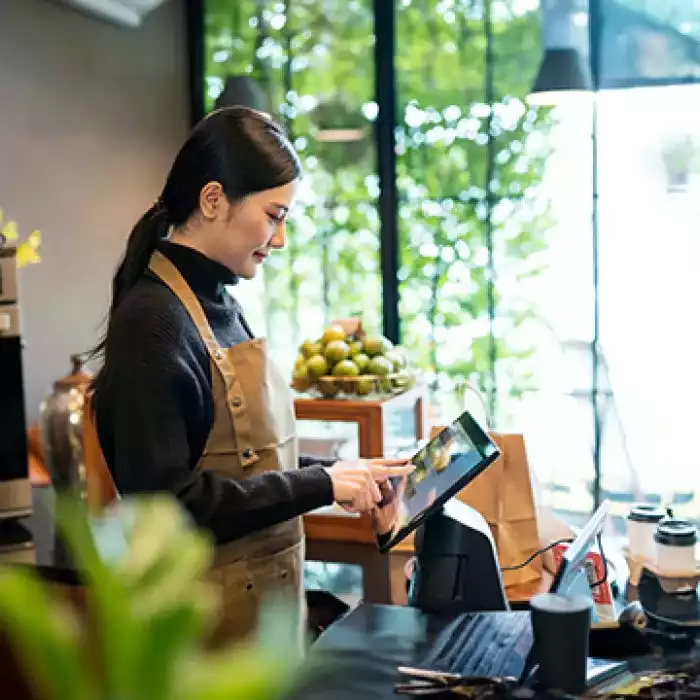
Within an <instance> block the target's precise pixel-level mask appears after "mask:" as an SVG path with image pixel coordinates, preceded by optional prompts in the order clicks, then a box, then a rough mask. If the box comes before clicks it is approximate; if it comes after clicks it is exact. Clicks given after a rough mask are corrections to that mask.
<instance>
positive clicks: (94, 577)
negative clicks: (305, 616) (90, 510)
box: [0, 496, 299, 700]
mask: <svg viewBox="0 0 700 700" xmlns="http://www.w3.org/2000/svg"><path fill="white" fill-rule="evenodd" d="M122 504H124V505H122V506H120V508H119V516H118V517H112V518H105V519H102V520H100V521H98V522H93V523H91V522H89V521H88V517H87V515H86V512H85V509H84V507H83V504H82V503H81V502H80V501H79V499H77V498H72V497H65V496H64V497H61V498H59V500H58V506H57V518H58V525H59V528H60V530H61V532H62V533H63V538H64V540H65V543H66V545H67V547H68V548H69V550H70V552H71V554H72V557H73V560H74V563H75V566H76V569H77V570H79V571H80V572H81V576H82V577H84V580H85V583H86V588H85V591H86V596H87V599H88V608H89V612H88V615H87V616H84V615H82V614H80V613H79V612H78V611H77V610H76V609H75V608H73V607H72V606H70V605H69V604H66V603H62V602H60V601H59V600H58V599H57V598H56V597H55V596H53V595H51V594H50V593H49V591H48V590H47V588H46V586H45V585H43V584H42V582H41V581H40V580H39V579H38V576H37V574H36V573H35V572H34V571H33V570H32V569H30V568H23V567H9V566H8V567H5V568H4V569H2V570H0V624H1V625H2V628H3V630H5V631H6V632H7V633H8V634H9V638H10V642H11V644H12V646H13V649H14V650H16V652H17V656H18V658H19V661H20V663H23V662H24V661H25V660H26V662H27V665H26V672H27V673H26V675H27V677H28V678H30V679H31V682H32V684H33V688H34V690H35V692H36V696H37V697H38V698H40V700H68V699H70V700H117V699H118V700H238V699H244V698H245V699H246V700H247V699H251V700H253V699H254V700H268V699H269V698H273V697H275V696H276V695H277V694H278V693H279V692H281V691H282V690H283V689H284V688H285V686H286V685H287V684H288V682H289V680H290V674H291V673H292V672H293V671H294V670H295V669H296V666H297V663H298V660H299V659H298V657H297V656H295V653H294V651H293V650H294V649H295V646H294V644H292V643H291V639H292V635H293V634H294V633H293V631H292V630H293V624H291V623H288V621H289V619H290V616H287V615H286V614H284V610H283V609H282V608H280V605H279V604H272V607H271V608H268V609H267V610H266V611H264V612H265V613H266V615H265V616H264V620H263V624H262V625H261V631H260V638H259V640H257V641H256V642H255V643H251V644H250V645H247V646H238V647H234V648H230V649H225V650H219V651H208V650H207V648H206V639H207V635H208V632H209V631H210V629H211V627H212V622H213V619H214V615H215V612H216V608H217V602H216V596H215V595H214V592H213V590H212V589H211V588H210V587H209V586H208V585H207V584H206V583H204V581H203V574H204V573H205V571H206V570H207V569H208V567H209V566H210V563H211V553H212V547H211V546H210V542H209V540H208V538H207V537H205V536H204V535H203V534H202V533H200V532H198V531H196V530H195V529H194V528H191V527H190V526H189V525H188V523H187V521H186V519H185V517H184V516H183V513H182V511H181V510H180V506H179V505H178V504H177V502H176V501H174V500H172V499H170V498H166V497H164V496H163V497H161V496H157V497H149V498H139V499H136V500H134V501H123V502H122Z"/></svg>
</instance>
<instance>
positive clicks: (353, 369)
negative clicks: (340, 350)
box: [331, 360, 360, 377]
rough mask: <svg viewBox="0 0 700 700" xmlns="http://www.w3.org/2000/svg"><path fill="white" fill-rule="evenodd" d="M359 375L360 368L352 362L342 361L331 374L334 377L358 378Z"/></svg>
mask: <svg viewBox="0 0 700 700" xmlns="http://www.w3.org/2000/svg"><path fill="white" fill-rule="evenodd" d="M359 373H360V369H359V367H358V366H357V365H356V364H355V363H354V362H353V361H352V360H341V361H340V362H338V364H337V365H335V367H333V371H332V372H331V374H332V375H333V376H334V377H356V376H357V375H358V374H359Z"/></svg>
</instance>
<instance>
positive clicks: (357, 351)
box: [350, 340, 364, 357]
mask: <svg viewBox="0 0 700 700" xmlns="http://www.w3.org/2000/svg"><path fill="white" fill-rule="evenodd" d="M363 352H364V347H363V345H362V341H361V340H355V341H353V342H352V343H350V357H356V356H357V355H361V354H362V353H363Z"/></svg>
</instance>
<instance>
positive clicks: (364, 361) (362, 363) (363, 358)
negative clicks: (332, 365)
mask: <svg viewBox="0 0 700 700" xmlns="http://www.w3.org/2000/svg"><path fill="white" fill-rule="evenodd" d="M350 352H352V350H351V351H350ZM352 361H353V362H354V363H355V364H356V365H357V368H358V369H359V370H360V372H365V371H366V369H367V367H368V365H369V357H367V355H365V354H364V353H360V354H359V355H355V357H353V358H352Z"/></svg>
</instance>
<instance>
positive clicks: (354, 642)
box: [285, 605, 700, 700]
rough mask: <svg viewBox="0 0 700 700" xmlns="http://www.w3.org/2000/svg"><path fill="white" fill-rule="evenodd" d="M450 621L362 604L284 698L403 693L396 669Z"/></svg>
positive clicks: (332, 631) (680, 656)
mask: <svg viewBox="0 0 700 700" xmlns="http://www.w3.org/2000/svg"><path fill="white" fill-rule="evenodd" d="M451 619H454V618H451ZM449 621H450V619H449V618H438V617H436V616H431V615H426V614H424V613H421V612H420V611H419V610H417V609H415V608H409V607H391V606H375V605H361V606H360V607H359V608H357V609H356V610H354V611H353V612H352V613H350V614H349V615H348V616H347V617H345V618H344V619H342V620H340V621H339V622H337V623H335V624H334V625H333V626H332V627H330V628H329V629H328V630H327V631H326V632H324V634H323V635H322V636H321V638H320V639H319V640H318V641H317V642H316V644H315V645H314V646H313V647H312V648H311V651H310V653H309V656H308V658H307V662H306V666H307V669H308V673H306V674H302V679H301V680H300V681H299V682H298V684H297V685H296V687H295V688H294V689H293V690H292V691H291V692H290V693H288V694H287V695H286V696H285V700H316V699H318V700H356V698H360V697H362V698H364V699H366V700H374V699H376V700H380V699H388V698H394V699H395V698H397V697H401V696H397V695H396V694H395V693H394V684H395V683H397V682H399V680H400V677H399V674H398V672H397V667H398V666H400V665H403V666H420V664H421V660H422V659H423V658H424V657H425V656H426V654H427V653H428V651H429V649H430V648H431V646H432V644H433V642H434V640H435V638H436V636H437V635H438V634H439V632H440V631H441V630H442V629H443V628H444V627H445V625H446V624H447V623H448V622H449ZM698 658H700V650H699V649H698V647H697V645H695V646H693V647H692V648H691V649H687V650H676V651H672V650H670V649H667V650H665V651H663V650H661V649H660V648H659V647H656V648H654V649H653V651H652V652H651V653H648V654H645V655H638V656H634V657H628V658H627V659H626V660H627V661H628V663H629V664H630V668H631V669H632V670H633V671H641V670H659V669H668V668H677V667H679V666H682V665H685V664H688V663H691V662H696V661H697V660H698ZM455 670H457V669H455ZM403 680H404V681H405V679H403ZM405 697H408V696H405Z"/></svg>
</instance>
